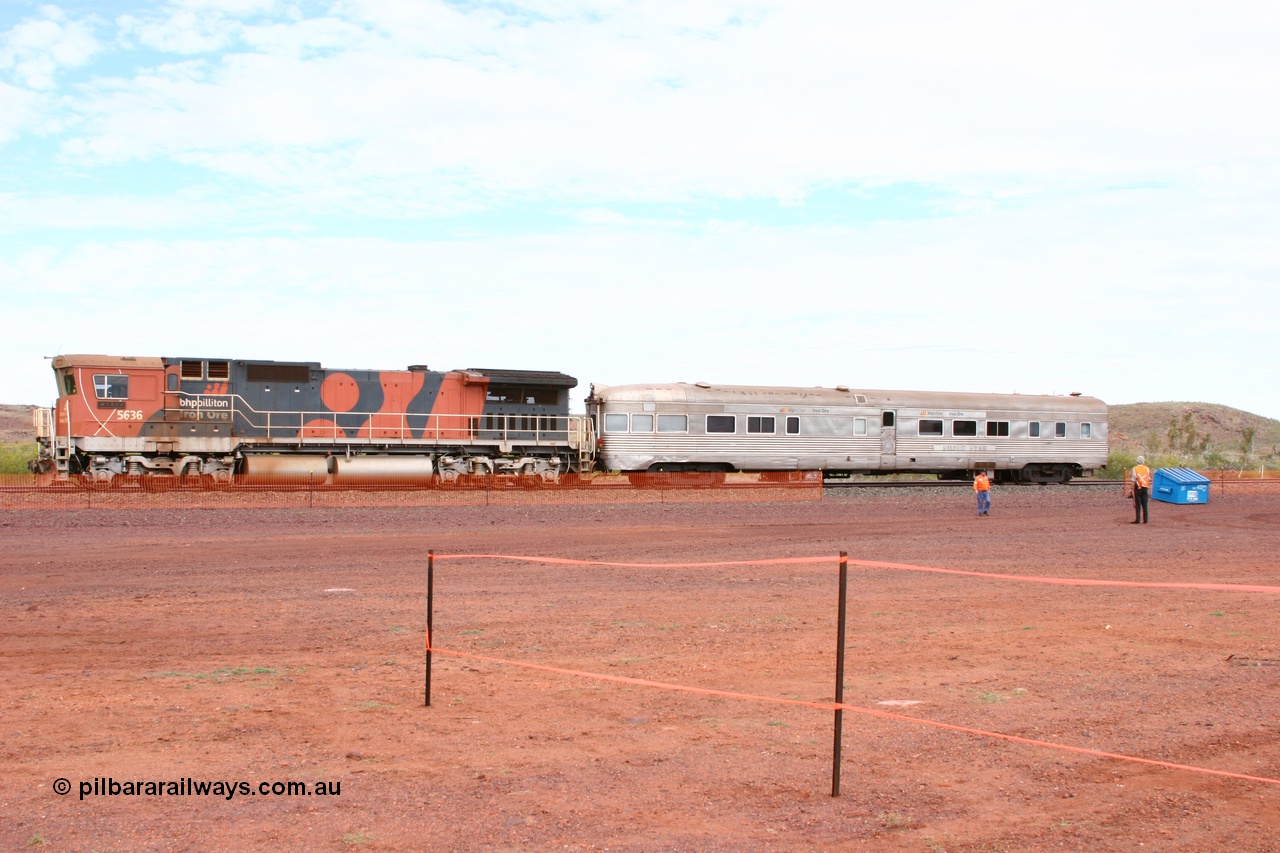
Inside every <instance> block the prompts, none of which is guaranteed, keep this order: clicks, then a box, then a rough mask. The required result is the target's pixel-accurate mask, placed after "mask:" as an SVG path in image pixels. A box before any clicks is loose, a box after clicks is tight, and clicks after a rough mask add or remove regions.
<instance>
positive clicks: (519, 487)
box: [0, 473, 822, 509]
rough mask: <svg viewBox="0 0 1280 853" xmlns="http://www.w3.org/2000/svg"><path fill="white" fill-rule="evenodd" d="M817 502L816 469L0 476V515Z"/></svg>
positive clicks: (819, 495)
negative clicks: (358, 477)
mask: <svg viewBox="0 0 1280 853" xmlns="http://www.w3.org/2000/svg"><path fill="white" fill-rule="evenodd" d="M821 499H822V478H821V477H820V476H818V475H817V474H816V473H814V474H799V475H792V476H787V477H777V476H773V477H768V476H764V477H762V476H761V475H758V474H719V475H716V476H713V477H708V476H705V475H703V476H699V475H696V474H692V475H684V474H659V475H649V474H640V475H637V474H632V475H630V476H627V475H619V474H613V475H609V474H597V475H593V476H589V477H579V476H574V475H571V476H569V477H566V478H562V479H561V480H559V481H556V482H548V481H543V480H540V479H539V480H530V479H527V478H519V477H482V478H469V479H467V480H465V481H462V482H458V481H452V482H450V481H445V480H441V479H438V478H434V477H427V478H421V479H417V480H412V481H396V480H381V481H378V482H346V483H344V482H336V481H335V480H334V478H332V477H327V476H324V475H313V476H300V477H281V478H263V477H254V478H247V477H241V476H237V477H235V478H233V479H232V480H231V481H230V482H217V481H214V480H211V479H209V478H205V477H172V476H156V477H116V478H114V479H113V480H112V481H111V482H109V483H104V482H93V481H90V480H88V479H86V478H82V477H71V478H67V479H62V480H59V479H56V478H53V477H50V476H48V475H42V476H36V475H30V474H13V475H0V509H90V508H92V509H159V508H164V507H183V508H186V507H264V506H267V507H367V506H389V507H399V506H529V505H539V504H604V503H725V502H751V501H774V502H776V501H809V500H821Z"/></svg>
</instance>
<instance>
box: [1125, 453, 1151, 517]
mask: <svg viewBox="0 0 1280 853" xmlns="http://www.w3.org/2000/svg"><path fill="white" fill-rule="evenodd" d="M1144 462H1145V460H1144V459H1143V458H1142V457H1141V456H1139V457H1138V464H1137V465H1134V466H1133V521H1131V522H1129V523H1130V524H1137V523H1139V522H1141V523H1143V524H1146V523H1147V502H1148V501H1149V500H1150V499H1151V469H1150V468H1148V467H1147V466H1146V465H1145V464H1143V463H1144Z"/></svg>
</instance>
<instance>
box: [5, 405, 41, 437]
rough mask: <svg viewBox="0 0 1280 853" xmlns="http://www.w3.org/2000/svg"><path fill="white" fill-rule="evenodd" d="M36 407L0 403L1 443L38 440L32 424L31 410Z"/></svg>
mask: <svg viewBox="0 0 1280 853" xmlns="http://www.w3.org/2000/svg"><path fill="white" fill-rule="evenodd" d="M34 408H35V406H5V405H0V444H25V443H27V442H33V441H35V440H36V430H35V427H34V426H32V425H31V410H32V409H34Z"/></svg>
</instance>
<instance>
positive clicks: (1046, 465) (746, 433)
mask: <svg viewBox="0 0 1280 853" xmlns="http://www.w3.org/2000/svg"><path fill="white" fill-rule="evenodd" d="M587 411H588V414H589V415H591V417H592V418H593V420H594V421H595V427H596V434H597V436H598V437H599V454H598V461H599V464H600V467H602V468H604V469H605V470H614V471H625V472H674V471H684V472H702V473H704V474H705V475H707V477H708V478H709V480H710V481H711V482H714V481H715V480H716V479H722V478H723V474H724V473H726V472H730V471H758V472H762V473H763V474H765V475H766V477H775V478H778V479H785V478H786V477H787V476H790V473H789V472H799V471H821V472H823V474H824V476H826V477H836V478H838V477H849V476H851V475H853V474H894V473H921V474H924V473H930V474H937V475H938V476H940V477H942V478H944V479H955V478H962V477H969V476H971V473H972V472H973V471H975V470H979V469H983V470H987V471H990V472H993V473H994V475H995V479H996V480H997V481H1000V482H1029V483H1048V482H1062V483H1065V482H1067V481H1068V480H1070V479H1071V478H1072V477H1078V476H1081V475H1084V474H1088V473H1091V472H1092V470H1093V469H1095V468H1100V467H1103V466H1105V465H1106V462H1107V406H1106V404H1105V403H1103V402H1102V401H1101V400H1097V399H1095V398H1093V397H1083V396H1080V395H1078V394H1072V395H1070V396H1040V395H1026V394H961V393H942V392H929V391H869V390H851V389H849V388H846V387H844V386H837V387H835V388H784V387H766V386H754V385H711V384H708V383H706V382H698V383H696V384H686V383H678V384H672V385H618V386H606V385H593V386H592V388H591V396H590V397H588V398H587Z"/></svg>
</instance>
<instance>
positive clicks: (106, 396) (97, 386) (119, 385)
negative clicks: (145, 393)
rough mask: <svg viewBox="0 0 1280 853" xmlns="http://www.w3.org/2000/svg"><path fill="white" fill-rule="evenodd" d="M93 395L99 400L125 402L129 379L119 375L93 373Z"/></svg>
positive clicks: (127, 395) (127, 397) (127, 394)
mask: <svg viewBox="0 0 1280 853" xmlns="http://www.w3.org/2000/svg"><path fill="white" fill-rule="evenodd" d="M93 393H94V395H95V396H96V397H97V398H98V399H99V400H127V399H129V377H128V376H125V375H123V374H119V373H95V374H93Z"/></svg>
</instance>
